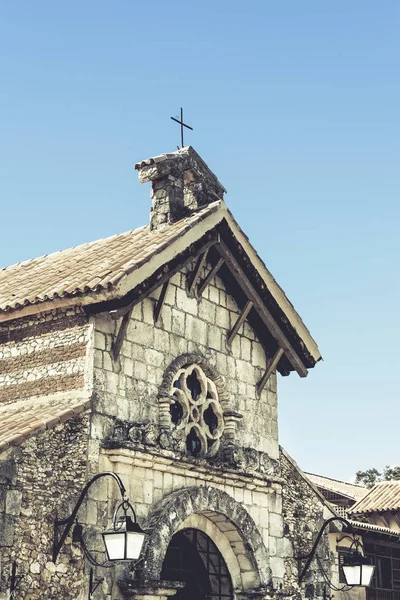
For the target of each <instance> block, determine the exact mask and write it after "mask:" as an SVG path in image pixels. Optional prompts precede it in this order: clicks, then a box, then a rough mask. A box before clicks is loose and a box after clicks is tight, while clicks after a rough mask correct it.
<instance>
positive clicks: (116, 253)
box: [0, 203, 220, 312]
mask: <svg viewBox="0 0 400 600" xmlns="http://www.w3.org/2000/svg"><path fill="white" fill-rule="evenodd" d="M219 205H220V203H213V204H211V205H209V206H207V207H206V208H203V209H202V210H199V211H196V212H195V213H193V214H191V215H190V216H188V217H187V218H185V219H182V220H180V221H177V222H176V223H173V224H170V225H166V226H165V227H163V228H161V229H159V230H156V231H152V232H151V231H150V229H149V227H148V226H146V227H141V228H139V229H135V230H133V231H127V232H126V233H120V234H118V235H114V236H112V237H109V238H105V239H101V240H97V241H95V242H90V243H87V244H82V245H81V246H75V247H74V248H69V249H68V250H62V251H60V252H55V253H53V254H47V255H45V256H41V257H40V258H34V259H32V260H28V261H26V262H22V263H17V264H15V265H11V266H9V267H5V268H3V269H0V312H6V311H10V310H13V309H16V308H19V307H22V306H27V305H29V304H39V303H41V302H45V301H48V300H53V299H55V298H62V297H72V296H79V295H82V294H84V293H87V292H100V291H102V290H106V289H110V288H111V287H113V286H115V285H116V284H117V283H119V282H120V281H121V280H122V279H123V278H124V277H126V276H127V275H128V274H129V273H131V272H132V271H134V270H135V269H137V268H138V267H139V266H140V265H141V264H143V262H146V261H148V260H149V259H150V258H151V256H152V255H153V254H155V253H157V252H160V251H161V250H162V249H164V248H165V247H167V246H168V245H169V244H171V243H172V241H174V240H175V239H177V238H179V237H180V236H181V235H182V234H183V233H184V232H185V231H187V230H189V229H191V227H193V226H194V225H195V224H196V223H198V222H199V221H201V220H202V219H204V218H205V217H206V216H207V215H208V214H211V213H212V212H214V211H215V210H217V209H218V208H219Z"/></svg>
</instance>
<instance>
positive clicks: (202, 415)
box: [170, 364, 225, 458]
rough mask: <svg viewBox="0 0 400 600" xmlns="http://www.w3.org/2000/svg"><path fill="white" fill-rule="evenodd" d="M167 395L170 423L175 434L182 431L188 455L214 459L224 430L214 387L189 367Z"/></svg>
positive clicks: (196, 367)
mask: <svg viewBox="0 0 400 600" xmlns="http://www.w3.org/2000/svg"><path fill="white" fill-rule="evenodd" d="M170 394H171V397H172V401H171V406H170V414H171V420H172V423H173V424H174V425H175V429H176V431H182V433H183V437H184V439H185V441H186V450H187V452H188V454H191V455H192V456H196V457H200V458H202V457H205V456H208V457H213V456H215V455H216V454H217V452H218V450H219V447H220V443H221V436H222V434H223V431H224V427H225V425H224V415H223V411H222V408H221V405H220V402H219V398H218V392H217V388H216V385H215V383H214V382H213V381H212V380H211V379H210V378H209V377H207V376H206V374H205V373H204V371H203V369H202V368H201V367H200V366H199V365H197V364H192V365H189V366H187V367H184V368H182V369H179V370H178V371H177V373H176V374H175V377H174V378H173V380H172V383H171V389H170Z"/></svg>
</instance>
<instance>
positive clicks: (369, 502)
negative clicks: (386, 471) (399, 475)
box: [351, 481, 400, 515]
mask: <svg viewBox="0 0 400 600" xmlns="http://www.w3.org/2000/svg"><path fill="white" fill-rule="evenodd" d="M386 510H400V481H382V482H380V483H377V484H376V485H375V486H374V487H373V488H372V489H371V490H370V491H369V492H368V494H367V495H366V496H365V497H364V498H363V499H362V500H360V501H359V502H357V503H356V504H354V506H352V507H351V513H352V514H353V515H355V514H360V513H370V512H377V511H386Z"/></svg>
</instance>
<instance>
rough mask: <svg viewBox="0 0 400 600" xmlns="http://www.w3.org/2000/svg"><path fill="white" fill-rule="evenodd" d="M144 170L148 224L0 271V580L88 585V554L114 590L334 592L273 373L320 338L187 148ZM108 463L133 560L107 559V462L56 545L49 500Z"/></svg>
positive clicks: (56, 591) (95, 573) (66, 592)
mask: <svg viewBox="0 0 400 600" xmlns="http://www.w3.org/2000/svg"><path fill="white" fill-rule="evenodd" d="M136 169H137V170H138V172H139V179H140V181H141V182H142V183H147V182H150V183H151V186H152V189H151V196H152V209H151V218H150V225H149V226H147V227H143V228H140V229H137V230H134V231H129V232H127V233H124V234H120V235H116V236H113V237H111V238H107V239H104V240H99V241H97V242H93V243H89V244H85V245H83V246H79V247H76V248H72V249H70V250H66V251H62V252H58V253H55V254H52V255H48V256H45V257H41V258H39V259H35V260H32V261H27V262H26V263H21V264H18V265H14V266H11V267H8V268H6V269H3V270H2V271H1V272H0V287H1V292H0V485H1V492H0V534H1V535H0V552H1V590H2V592H1V593H2V594H3V596H1V594H0V598H1V597H4V598H7V597H8V596H7V594H8V590H9V589H10V586H11V585H12V587H13V588H15V591H14V592H13V593H14V598H21V599H31V600H36V599H39V598H40V599H42V598H65V599H71V600H72V599H77V598H79V599H81V598H82V599H83V598H88V597H90V596H89V593H90V590H89V588H88V586H89V573H90V569H91V568H92V569H93V570H92V573H91V575H90V577H91V579H92V581H93V582H95V583H96V585H97V587H96V589H95V591H93V594H92V596H91V597H93V598H104V599H108V600H111V599H112V600H117V599H123V598H137V599H142V600H156V599H157V600H165V599H166V598H168V597H170V596H171V597H175V598H177V599H179V600H202V599H206V598H207V599H210V600H222V599H226V600H245V599H250V598H251V599H254V600H255V599H259V600H263V599H264V600H265V599H267V598H273V597H277V596H285V597H298V598H300V597H302V596H306V597H322V595H323V594H324V593H325V592H324V590H325V584H324V577H323V574H322V573H321V570H320V569H319V568H317V567H316V565H312V567H311V569H310V572H309V573H308V574H307V577H306V579H305V582H304V584H303V585H302V586H299V585H298V573H299V561H298V557H299V556H301V555H304V554H305V553H307V552H308V551H309V550H310V547H311V544H312V540H313V539H314V538H315V536H316V533H317V531H318V529H319V525H321V524H322V522H323V519H326V518H327V517H329V516H332V515H333V514H334V513H333V512H332V510H331V507H330V506H329V504H328V503H327V502H325V501H324V498H323V497H322V496H321V495H319V494H318V492H317V491H316V490H315V489H314V488H313V487H312V485H310V483H309V482H308V481H307V478H306V477H304V476H303V474H302V473H301V471H300V470H299V469H298V468H297V466H296V464H295V463H294V461H293V460H292V459H291V458H290V457H289V456H288V455H287V454H286V453H285V452H284V451H283V450H282V449H281V448H280V446H279V440H278V408H277V373H280V374H281V375H283V376H287V375H290V373H294V374H296V373H297V374H298V375H300V376H301V377H305V376H306V375H307V373H308V371H309V370H310V369H312V368H313V367H314V366H315V365H316V363H317V362H318V361H319V360H320V358H321V357H320V354H319V351H318V347H317V345H316V344H315V342H314V340H313V339H312V337H311V335H310V333H309V332H308V330H307V328H306V327H305V325H304V324H303V322H302V321H301V319H300V317H299V315H298V314H297V313H296V311H295V310H294V308H293V306H292V304H291V303H290V302H289V300H288V299H287V298H286V296H285V294H284V292H283V290H282V289H281V288H280V287H279V286H278V284H277V283H276V281H275V280H274V278H273V277H272V275H271V274H270V273H269V271H268V270H267V268H266V267H265V265H264V263H263V262H262V260H261V259H260V257H259V256H258V255H257V253H256V252H255V250H254V249H253V247H252V246H251V244H250V242H249V240H248V238H247V237H246V236H245V235H244V233H243V232H242V231H241V229H240V227H239V226H238V224H237V223H236V221H235V220H234V218H233V216H232V215H231V213H230V212H229V210H228V209H227V207H226V205H225V202H224V200H223V195H224V192H225V190H224V188H223V186H222V185H221V184H220V182H219V181H218V179H217V178H216V177H215V175H214V174H213V173H212V172H211V171H210V170H209V168H208V167H207V165H206V164H205V163H204V161H203V160H202V159H201V158H200V156H199V155H198V154H197V153H196V152H195V151H194V150H193V149H192V148H183V149H181V150H179V151H177V152H174V153H171V154H164V155H161V156H158V157H154V158H152V159H150V160H147V161H144V162H142V163H139V164H138V165H136ZM300 383H301V382H299V384H300ZM103 472H112V473H115V474H117V475H118V476H119V477H120V478H121V480H122V481H123V482H124V485H125V487H126V489H127V493H128V496H129V500H130V502H131V504H132V506H133V507H134V509H135V512H136V516H137V518H138V521H139V522H140V524H141V526H142V527H143V528H144V529H145V530H146V532H147V535H146V541H145V544H144V547H143V550H142V554H141V557H140V559H139V561H137V562H136V563H130V564H126V563H121V564H119V565H117V566H114V567H112V568H108V566H109V565H108V564H106V565H104V564H103V563H104V552H103V545H102V538H101V532H102V531H103V530H104V529H106V528H107V527H108V526H109V525H110V522H111V520H112V515H113V510H114V508H115V505H116V503H117V502H118V499H119V490H118V486H116V484H115V481H114V479H113V478H112V477H106V476H104V477H102V478H101V479H99V480H98V481H97V482H96V483H95V484H94V485H93V486H91V487H90V488H89V490H88V494H87V497H86V498H85V502H84V504H83V505H82V507H81V509H80V511H79V513H78V515H77V522H79V524H81V525H82V531H83V533H82V537H80V539H77V538H76V537H75V536H73V537H72V536H71V535H70V536H68V537H67V539H66V541H65V544H64V545H63V547H62V548H61V551H60V554H59V556H58V557H57V560H56V561H53V560H52V544H53V536H54V520H55V518H56V514H57V515H58V517H59V518H62V517H66V516H68V515H69V514H70V512H71V510H72V508H73V506H74V504H75V501H76V498H77V497H78V496H79V494H80V492H81V490H82V488H83V487H84V485H85V484H86V483H87V481H89V480H90V478H92V477H93V476H95V475H97V474H99V473H103ZM320 556H321V560H322V561H324V564H325V569H326V573H328V574H331V573H332V570H334V569H335V565H334V564H332V561H331V560H330V558H331V557H330V554H329V548H328V544H327V540H325V541H324V542H323V543H322V545H321V550H320ZM13 569H14V574H15V575H16V576H15V577H14V578H12V572H13ZM12 579H13V581H11V580H12Z"/></svg>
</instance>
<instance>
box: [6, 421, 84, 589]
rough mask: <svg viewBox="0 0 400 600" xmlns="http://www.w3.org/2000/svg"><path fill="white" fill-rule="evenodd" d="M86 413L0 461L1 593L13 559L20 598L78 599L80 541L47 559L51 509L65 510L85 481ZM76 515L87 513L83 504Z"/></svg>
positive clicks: (62, 513)
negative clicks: (55, 558)
mask: <svg viewBox="0 0 400 600" xmlns="http://www.w3.org/2000/svg"><path fill="white" fill-rule="evenodd" d="M88 430H89V418H88V416H83V417H74V418H72V419H69V420H68V421H67V422H66V423H64V424H60V425H57V426H56V427H55V428H54V429H52V430H49V431H46V432H44V433H42V434H41V435H39V436H38V437H34V438H30V439H29V440H27V441H26V442H25V443H24V444H22V445H21V446H20V447H18V448H14V449H12V450H9V451H8V453H7V454H3V455H2V459H3V460H2V461H1V462H0V486H1V487H0V564H1V573H0V576H1V579H0V581H1V587H0V598H4V599H5V598H8V591H7V590H8V589H9V583H10V580H9V575H10V570H11V565H12V563H13V561H16V566H17V575H18V577H19V576H22V578H21V580H20V582H19V584H18V588H17V595H16V598H18V599H20V600H25V599H26V600H28V599H29V600H43V599H44V598H46V600H47V599H54V600H55V599H57V600H58V599H59V598H63V599H65V600H77V599H78V598H81V596H80V593H81V590H82V589H83V587H84V586H85V585H87V582H86V579H87V577H86V579H85V580H84V579H83V564H84V561H83V558H82V553H81V551H80V547H79V546H78V545H76V544H74V545H71V538H70V537H69V538H68V539H67V540H66V543H65V545H64V547H63V549H62V551H61V553H60V555H59V558H58V560H57V563H56V564H54V563H53V562H51V561H52V547H53V525H54V518H55V513H56V511H58V513H59V515H60V517H65V516H68V515H69V514H70V510H71V503H72V506H73V504H74V501H76V499H77V496H78V493H79V492H80V491H81V489H82V487H83V486H84V483H85V481H86V454H87V440H88ZM79 517H80V518H82V519H86V516H85V511H84V509H82V514H80V515H79Z"/></svg>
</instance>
